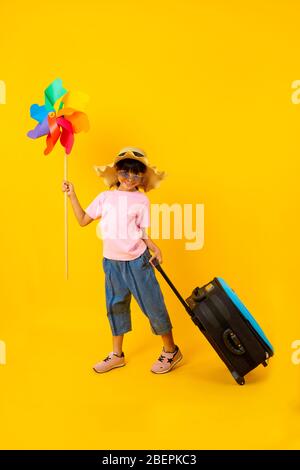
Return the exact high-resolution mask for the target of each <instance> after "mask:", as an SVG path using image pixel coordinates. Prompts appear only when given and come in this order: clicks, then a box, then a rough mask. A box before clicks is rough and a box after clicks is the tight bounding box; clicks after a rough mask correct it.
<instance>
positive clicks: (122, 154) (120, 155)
mask: <svg viewBox="0 0 300 470" xmlns="http://www.w3.org/2000/svg"><path fill="white" fill-rule="evenodd" d="M127 152H128V150H127V151H126V152H121V153H119V154H118V156H119V157H124V155H126V153H127ZM132 153H133V155H134V156H135V157H144V156H145V155H143V154H142V153H140V152H136V151H135V150H134V151H132Z"/></svg>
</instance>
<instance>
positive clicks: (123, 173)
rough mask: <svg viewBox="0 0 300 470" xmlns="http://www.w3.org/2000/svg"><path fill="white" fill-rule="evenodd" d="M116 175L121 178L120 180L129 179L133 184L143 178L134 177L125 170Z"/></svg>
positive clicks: (140, 176) (139, 176)
mask: <svg viewBox="0 0 300 470" xmlns="http://www.w3.org/2000/svg"><path fill="white" fill-rule="evenodd" d="M118 175H119V176H121V177H122V178H126V179H129V178H130V179H132V180H133V181H135V182H138V181H140V180H141V179H142V178H143V175H135V174H133V173H129V172H128V171H126V170H119V171H118Z"/></svg>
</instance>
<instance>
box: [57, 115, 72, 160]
mask: <svg viewBox="0 0 300 470" xmlns="http://www.w3.org/2000/svg"><path fill="white" fill-rule="evenodd" d="M56 122H57V124H58V125H59V126H60V127H61V129H62V131H61V136H60V143H61V145H62V146H63V147H65V151H66V154H67V155H69V153H71V150H72V147H73V144H74V134H73V128H72V124H71V123H70V122H69V121H67V119H65V118H63V117H58V118H57V119H56Z"/></svg>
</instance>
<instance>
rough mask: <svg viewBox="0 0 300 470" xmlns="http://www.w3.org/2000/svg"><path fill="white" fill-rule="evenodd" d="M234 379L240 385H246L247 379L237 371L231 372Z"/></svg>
mask: <svg viewBox="0 0 300 470" xmlns="http://www.w3.org/2000/svg"><path fill="white" fill-rule="evenodd" d="M231 375H232V377H233V378H234V380H235V381H236V383H238V384H239V385H245V379H244V377H242V376H241V375H239V374H238V373H237V372H236V371H235V370H234V371H233V372H231Z"/></svg>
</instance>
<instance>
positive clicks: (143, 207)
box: [136, 198, 150, 228]
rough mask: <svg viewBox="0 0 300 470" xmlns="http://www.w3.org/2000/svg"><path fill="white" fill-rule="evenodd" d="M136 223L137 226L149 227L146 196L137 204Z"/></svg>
mask: <svg viewBox="0 0 300 470" xmlns="http://www.w3.org/2000/svg"><path fill="white" fill-rule="evenodd" d="M136 224H137V226H138V227H139V228H147V227H150V202H149V199H148V198H147V199H145V201H143V203H141V204H139V208H138V211H137V219H136Z"/></svg>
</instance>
